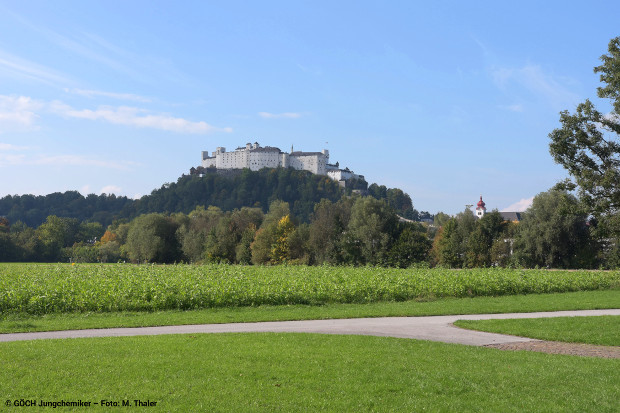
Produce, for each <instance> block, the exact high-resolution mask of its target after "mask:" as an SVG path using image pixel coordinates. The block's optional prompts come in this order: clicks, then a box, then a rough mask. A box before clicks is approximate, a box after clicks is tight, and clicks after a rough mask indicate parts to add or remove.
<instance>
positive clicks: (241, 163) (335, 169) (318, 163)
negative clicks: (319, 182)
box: [202, 142, 364, 186]
mask: <svg viewBox="0 0 620 413" xmlns="http://www.w3.org/2000/svg"><path fill="white" fill-rule="evenodd" d="M202 167H203V168H216V169H244V168H248V169H250V170H252V171H258V170H259V169H262V168H278V167H282V168H293V169H298V170H303V171H309V172H312V173H313V174H316V175H327V176H329V177H330V178H331V179H333V180H334V181H338V182H340V183H341V185H343V186H344V183H345V182H346V181H347V180H349V179H353V178H354V179H362V180H363V179H364V176H362V175H357V174H355V173H353V171H350V170H349V168H345V169H339V164H338V163H336V164H335V165H332V164H330V163H329V151H328V150H327V149H323V150H322V151H321V152H301V151H293V148H292V147H291V153H286V152H282V151H281V150H280V149H279V148H276V147H273V146H265V147H261V146H260V145H259V144H258V142H254V143H253V144H252V143H247V144H246V145H245V146H244V147H239V148H237V149H235V150H234V151H232V152H226V148H224V147H217V148H216V149H215V152H212V153H211V156H209V152H207V151H203V152H202Z"/></svg>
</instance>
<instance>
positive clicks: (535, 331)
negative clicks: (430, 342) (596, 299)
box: [454, 316, 620, 346]
mask: <svg viewBox="0 0 620 413" xmlns="http://www.w3.org/2000/svg"><path fill="white" fill-rule="evenodd" d="M454 324H456V325H457V326H459V327H464V328H470V329H473V330H482V331H489V332H492V333H502V334H512V335H515V336H521V337H531V338H537V339H541V340H551V341H565V342H569V343H588V344H599V345H603V346H620V316H597V317H559V318H538V319H524V320H517V319H512V320H480V321H473V320H459V321H457V322H456V323H454Z"/></svg>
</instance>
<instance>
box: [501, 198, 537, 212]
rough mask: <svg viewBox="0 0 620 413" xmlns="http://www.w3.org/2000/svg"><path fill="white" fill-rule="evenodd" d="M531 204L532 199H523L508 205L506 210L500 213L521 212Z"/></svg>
mask: <svg viewBox="0 0 620 413" xmlns="http://www.w3.org/2000/svg"><path fill="white" fill-rule="evenodd" d="M532 202H534V197H531V198H525V199H522V200H520V201H517V202H515V203H514V204H512V205H508V206H507V207H506V208H504V209H502V212H513V211H514V212H523V211H525V210H526V209H528V208H529V207H530V206H531V205H532Z"/></svg>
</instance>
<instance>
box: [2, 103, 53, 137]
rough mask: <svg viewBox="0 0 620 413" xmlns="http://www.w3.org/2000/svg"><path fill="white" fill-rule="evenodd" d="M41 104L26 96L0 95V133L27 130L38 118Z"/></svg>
mask: <svg viewBox="0 0 620 413" xmlns="http://www.w3.org/2000/svg"><path fill="white" fill-rule="evenodd" d="M43 106H44V104H43V103H42V102H39V101H37V100H34V99H31V98H29V97H26V96H6V95H0V133H2V132H6V131H9V130H11V131H12V130H23V129H26V130H29V129H32V128H33V127H34V123H35V121H36V119H37V118H38V115H37V114H36V112H37V111H39V110H41V108H42V107H43Z"/></svg>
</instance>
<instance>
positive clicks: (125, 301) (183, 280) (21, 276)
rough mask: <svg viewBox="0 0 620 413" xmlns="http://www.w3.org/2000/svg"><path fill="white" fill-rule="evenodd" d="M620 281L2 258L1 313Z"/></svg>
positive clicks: (562, 287)
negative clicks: (15, 261) (32, 261)
mask: <svg viewBox="0 0 620 413" xmlns="http://www.w3.org/2000/svg"><path fill="white" fill-rule="evenodd" d="M612 287H616V288H617V287H620V272H618V271H545V270H508V269H476V270H459V271H454V270H447V269H406V270H405V269H396V268H376V267H357V268H354V267H329V266H320V267H306V266H282V265H281V266H229V265H208V266H193V265H173V266H162V265H158V266H155V265H132V264H111V265H109V264H108V265H102V264H97V265H95V264H77V265H68V264H54V265H50V264H48V265H43V264H1V265H0V312H2V313H6V312H18V313H29V314H46V313H54V312H76V311H79V312H87V311H96V312H106V311H156V310H167V309H178V310H187V309H198V308H213V307H239V306H258V305H288V304H314V305H316V304H325V303H370V302H380V301H405V300H412V299H424V298H426V299H428V298H436V297H475V296H498V295H511V294H531V293H550V292H566V291H583V290H597V289H609V288H612Z"/></svg>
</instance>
